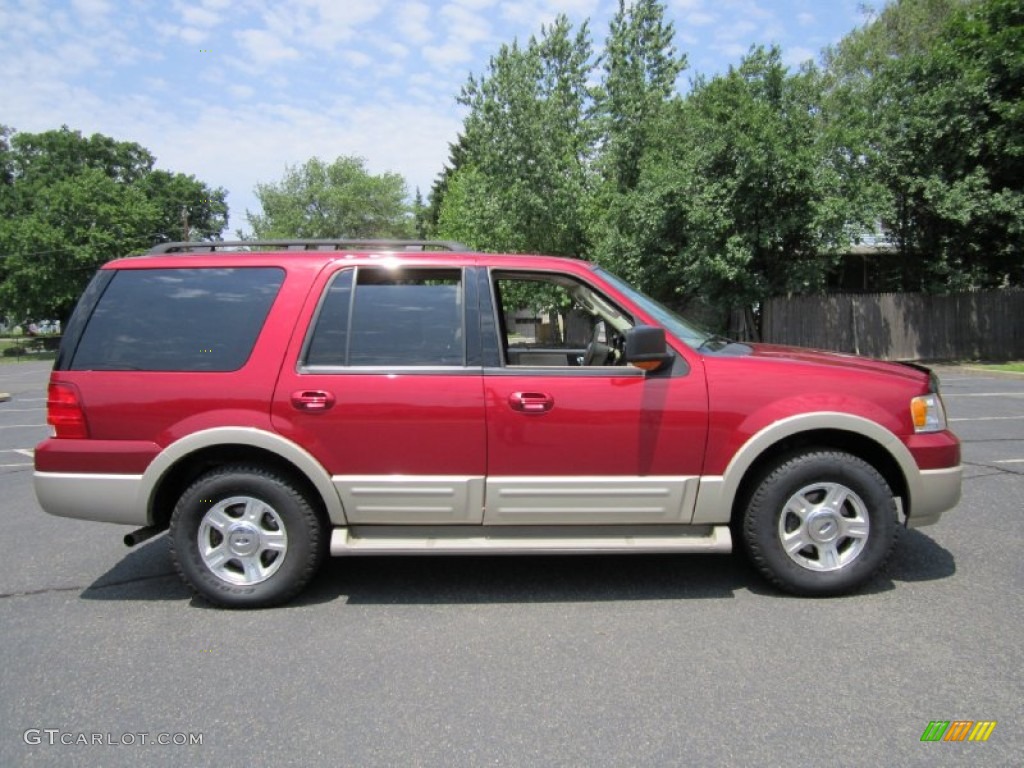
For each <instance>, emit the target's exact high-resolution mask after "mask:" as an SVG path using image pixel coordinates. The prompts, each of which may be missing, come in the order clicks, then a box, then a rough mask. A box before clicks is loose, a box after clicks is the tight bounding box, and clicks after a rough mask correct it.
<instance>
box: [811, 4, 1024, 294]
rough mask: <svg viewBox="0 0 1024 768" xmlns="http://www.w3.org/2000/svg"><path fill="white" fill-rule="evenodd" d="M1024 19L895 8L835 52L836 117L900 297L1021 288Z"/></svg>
mask: <svg viewBox="0 0 1024 768" xmlns="http://www.w3.org/2000/svg"><path fill="white" fill-rule="evenodd" d="M1022 15H1024V7H1022V6H1021V4H1020V2H1019V0H897V1H896V2H893V3H891V4H890V5H888V6H887V7H886V8H885V9H884V10H883V11H882V13H881V14H879V16H878V17H877V18H876V19H874V20H873V21H872V22H870V23H869V24H866V25H865V26H864V27H863V28H861V29H858V30H855V31H854V32H852V33H851V34H849V35H847V36H846V37H845V38H844V39H843V40H842V41H841V42H840V43H839V44H838V45H837V46H835V47H833V48H830V49H828V50H827V51H826V52H825V56H824V59H825V70H826V81H827V96H826V99H825V102H824V111H825V112H826V115H827V118H828V121H829V123H830V126H831V127H832V129H833V130H834V131H835V132H836V134H837V135H841V137H842V138H841V140H840V141H839V145H840V146H842V147H844V150H845V151H844V152H843V153H842V154H837V155H836V156H835V160H836V168H838V169H839V170H840V171H841V172H842V173H843V175H844V177H845V178H846V180H847V184H846V187H847V189H848V197H849V199H850V200H851V201H852V202H853V203H854V205H855V208H856V210H855V212H854V215H851V217H850V221H851V222H856V223H857V224H859V225H860V227H861V228H863V229H874V228H876V227H877V226H879V225H881V226H882V227H883V228H884V229H885V230H886V231H887V232H889V233H890V234H891V236H892V237H893V239H894V241H895V243H896V246H897V248H898V253H897V254H895V255H894V256H893V257H891V258H889V259H887V260H885V261H884V262H882V263H881V265H880V266H881V269H882V273H883V275H885V276H886V278H887V280H888V286H889V287H890V288H891V289H893V290H939V291H941V290H949V289H951V288H953V289H955V288H968V287H974V286H996V285H1003V284H1007V283H1020V282H1022V279H1024V276H1022V274H1021V269H1022V265H1021V248H1020V242H1021V236H1020V235H1021V230H1022V225H1021V221H1022V218H1021V207H1022V204H1021V157H1022V156H1024V150H1022V148H1021V141H1022V137H1024V129H1022V125H1021V116H1020V115H1021V111H1020V104H1021V103H1022V76H1021V71H1022V68H1024V64H1022V61H1024V34H1022V29H1024V24H1022Z"/></svg>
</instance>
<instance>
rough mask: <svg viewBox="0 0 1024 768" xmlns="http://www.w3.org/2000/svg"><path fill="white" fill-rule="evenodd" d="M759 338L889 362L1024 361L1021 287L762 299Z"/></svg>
mask: <svg viewBox="0 0 1024 768" xmlns="http://www.w3.org/2000/svg"><path fill="white" fill-rule="evenodd" d="M762 311H763V318H762V327H761V336H762V340H763V341H765V342H769V343H773V344H794V345H797V346H802V347H815V348H817V349H829V350H834V351H836V352H848V353H852V354H857V355H866V356H868V357H877V358H881V359H886V360H967V359H975V360H978V359H992V360H1011V359H1016V360H1020V359H1024V290H1020V289H1006V290H993V291H971V292H969V293H955V294H950V295H946V296H938V295H928V294H917V293H875V294H834V295H829V296H794V297H792V298H775V299H769V300H768V301H766V302H765V304H764V306H763V308H762Z"/></svg>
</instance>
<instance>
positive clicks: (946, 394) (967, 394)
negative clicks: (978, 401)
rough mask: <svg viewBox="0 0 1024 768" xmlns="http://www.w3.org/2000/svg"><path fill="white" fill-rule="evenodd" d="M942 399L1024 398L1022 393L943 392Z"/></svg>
mask: <svg viewBox="0 0 1024 768" xmlns="http://www.w3.org/2000/svg"><path fill="white" fill-rule="evenodd" d="M942 397H943V398H947V397H1024V392H943V393H942Z"/></svg>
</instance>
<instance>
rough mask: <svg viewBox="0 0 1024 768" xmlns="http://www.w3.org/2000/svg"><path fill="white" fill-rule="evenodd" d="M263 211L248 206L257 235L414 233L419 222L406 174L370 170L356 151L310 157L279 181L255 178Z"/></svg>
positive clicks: (336, 236)
mask: <svg viewBox="0 0 1024 768" xmlns="http://www.w3.org/2000/svg"><path fill="white" fill-rule="evenodd" d="M256 196H257V198H259V201H260V207H261V208H262V213H250V212H249V211H246V214H245V215H246V219H248V221H249V226H250V227H251V228H252V232H253V235H254V236H255V237H256V238H257V239H265V238H271V239H273V238H341V237H348V238H389V237H397V238H404V237H410V236H412V234H413V231H414V227H415V222H414V221H413V218H412V212H411V210H410V207H409V206H408V205H407V204H406V202H405V200H406V197H407V192H406V186H405V180H404V179H403V178H402V177H401V176H400V175H398V174H397V173H384V174H381V175H379V176H374V175H372V174H370V173H369V172H368V171H367V170H366V167H365V161H364V160H363V159H362V158H358V157H345V156H342V157H339V158H338V159H336V160H335V161H334V162H333V163H330V164H328V163H325V162H324V161H323V160H320V159H319V158H316V157H314V158H311V159H309V160H307V161H306V162H305V163H303V164H302V165H300V166H297V167H294V168H287V169H286V170H285V174H284V178H283V179H282V180H281V181H280V182H278V183H276V184H275V183H271V184H257V185H256Z"/></svg>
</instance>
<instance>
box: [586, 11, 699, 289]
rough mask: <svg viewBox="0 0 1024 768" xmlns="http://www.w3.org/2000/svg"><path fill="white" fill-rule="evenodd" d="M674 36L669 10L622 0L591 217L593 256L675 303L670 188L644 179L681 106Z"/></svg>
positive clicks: (602, 99) (601, 115) (612, 35)
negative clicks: (668, 203) (677, 105)
mask: <svg viewBox="0 0 1024 768" xmlns="http://www.w3.org/2000/svg"><path fill="white" fill-rule="evenodd" d="M673 38H674V30H673V28H672V24H671V23H669V22H666V21H665V6H664V4H662V3H660V2H657V0H637V1H636V2H635V3H632V4H631V5H627V4H626V2H625V0H619V9H618V12H617V13H616V14H615V16H614V17H613V19H612V22H611V27H610V29H609V35H608V38H607V41H606V43H605V50H604V52H603V54H602V56H601V60H600V64H601V69H602V71H603V75H604V77H603V81H602V83H601V85H600V86H599V87H598V88H597V90H596V94H595V107H594V119H595V123H596V127H597V131H598V133H599V136H600V140H599V146H600V151H599V153H598V155H597V158H596V161H595V167H596V169H597V179H596V181H595V183H594V185H593V194H592V195H591V196H590V199H589V210H588V214H587V222H588V227H589V234H590V239H591V242H592V244H593V246H592V250H591V253H590V255H591V257H592V258H594V259H595V260H596V261H599V262H600V263H602V264H605V265H606V266H608V267H609V268H611V269H613V270H616V271H618V272H619V273H621V274H622V275H623V276H624V277H627V278H629V279H630V280H632V281H634V282H635V283H637V284H638V285H639V286H640V287H642V288H643V289H644V290H647V291H648V292H650V293H652V294H654V295H657V296H659V297H660V298H663V299H668V300H672V299H673V297H676V298H678V296H676V286H675V285H674V284H673V277H672V270H671V266H672V265H671V264H668V263H667V261H666V255H665V249H664V247H663V246H664V245H665V243H664V239H665V235H666V232H665V229H666V227H667V226H668V225H669V223H670V222H669V220H668V219H669V218H671V214H670V213H669V212H668V210H666V208H665V205H666V201H665V200H664V199H663V197H662V195H663V193H664V192H665V189H664V186H663V185H661V184H660V183H659V182H656V181H654V180H653V179H651V178H648V179H647V180H646V181H645V180H644V179H643V174H644V168H645V166H649V165H650V162H651V156H652V153H653V152H654V150H655V147H656V146H658V145H659V144H660V143H661V142H662V135H663V133H664V131H665V130H666V127H667V125H668V122H667V118H668V115H669V113H670V112H671V111H672V107H673V104H674V103H677V102H678V97H677V96H676V95H675V94H676V80H677V79H678V78H679V75H680V74H681V73H682V72H683V70H684V69H685V68H686V56H685V55H683V54H680V53H678V52H677V51H676V48H675V45H674V43H673ZM676 170H678V169H676ZM652 171H653V173H654V174H657V173H658V172H659V169H657V168H653V169H652ZM641 187H643V189H641ZM669 250H671V248H670V249H669Z"/></svg>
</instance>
